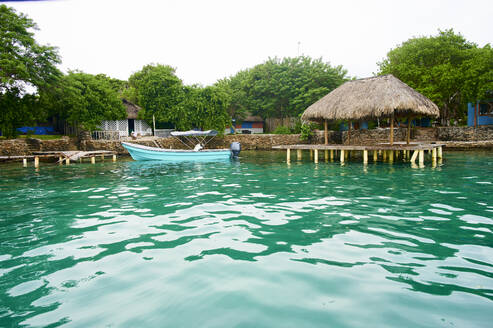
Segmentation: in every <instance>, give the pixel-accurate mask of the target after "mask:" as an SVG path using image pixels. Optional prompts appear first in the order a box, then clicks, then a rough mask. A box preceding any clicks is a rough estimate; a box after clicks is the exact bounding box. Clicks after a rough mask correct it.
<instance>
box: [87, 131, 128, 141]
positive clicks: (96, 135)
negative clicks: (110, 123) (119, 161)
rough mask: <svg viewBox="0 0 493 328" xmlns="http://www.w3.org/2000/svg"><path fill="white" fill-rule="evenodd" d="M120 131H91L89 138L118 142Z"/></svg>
mask: <svg viewBox="0 0 493 328" xmlns="http://www.w3.org/2000/svg"><path fill="white" fill-rule="evenodd" d="M120 132H121V131H111V130H105V131H92V134H91V137H92V139H93V140H120Z"/></svg>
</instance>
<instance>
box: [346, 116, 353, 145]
mask: <svg viewBox="0 0 493 328" xmlns="http://www.w3.org/2000/svg"><path fill="white" fill-rule="evenodd" d="M351 125H353V124H352V122H351V121H349V124H348V130H347V143H348V144H350V143H351Z"/></svg>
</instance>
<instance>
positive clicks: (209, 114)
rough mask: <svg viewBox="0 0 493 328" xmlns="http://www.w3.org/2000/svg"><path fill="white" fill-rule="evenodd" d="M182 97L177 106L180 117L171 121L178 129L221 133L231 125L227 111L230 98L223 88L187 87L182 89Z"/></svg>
mask: <svg viewBox="0 0 493 328" xmlns="http://www.w3.org/2000/svg"><path fill="white" fill-rule="evenodd" d="M184 95H185V96H184V98H183V101H182V103H181V104H180V106H179V107H180V112H179V113H180V115H177V117H175V118H174V121H173V123H174V124H175V126H176V127H177V128H178V129H180V130H189V129H192V128H199V129H201V130H211V129H214V130H217V131H219V133H223V132H224V130H225V128H226V126H228V125H229V124H231V117H230V116H229V114H228V111H227V109H228V107H229V103H230V100H231V96H230V94H229V93H228V92H227V91H226V90H225V89H224V88H222V87H218V86H208V87H205V88H203V87H199V86H187V87H185V88H184Z"/></svg>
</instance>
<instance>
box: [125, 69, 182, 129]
mask: <svg viewBox="0 0 493 328" xmlns="http://www.w3.org/2000/svg"><path fill="white" fill-rule="evenodd" d="M128 84H129V90H127V91H125V92H124V93H125V94H127V95H129V98H130V99H129V100H130V101H134V102H136V103H137V104H138V105H139V106H141V107H142V108H143V111H142V113H139V115H141V117H142V118H144V119H146V120H148V121H152V117H153V115H154V117H155V118H156V120H159V121H165V122H167V121H170V122H172V121H175V119H176V117H177V116H179V113H180V108H179V104H180V103H181V101H182V99H183V83H182V81H181V80H180V79H179V78H178V77H177V76H176V74H175V69H174V68H172V67H170V66H165V65H161V64H151V65H146V66H144V67H143V68H142V69H141V70H140V71H138V72H136V73H134V74H132V76H130V78H129V79H128Z"/></svg>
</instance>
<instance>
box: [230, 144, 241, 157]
mask: <svg viewBox="0 0 493 328" xmlns="http://www.w3.org/2000/svg"><path fill="white" fill-rule="evenodd" d="M230 149H231V153H232V154H233V157H238V156H239V155H240V151H241V144H240V143H239V142H237V141H235V142H232V143H231V146H230Z"/></svg>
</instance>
